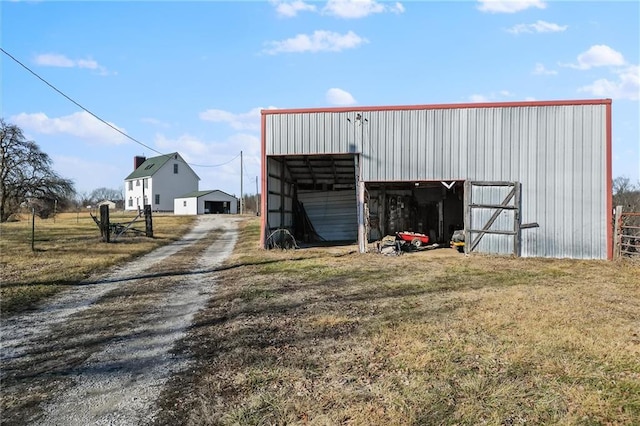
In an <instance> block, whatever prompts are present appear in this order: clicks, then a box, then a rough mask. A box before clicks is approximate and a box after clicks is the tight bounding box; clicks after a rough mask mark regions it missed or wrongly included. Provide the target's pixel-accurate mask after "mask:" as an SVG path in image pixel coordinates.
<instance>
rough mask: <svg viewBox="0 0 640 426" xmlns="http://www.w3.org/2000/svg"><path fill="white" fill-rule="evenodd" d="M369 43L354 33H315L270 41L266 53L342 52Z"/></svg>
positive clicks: (320, 31)
mask: <svg viewBox="0 0 640 426" xmlns="http://www.w3.org/2000/svg"><path fill="white" fill-rule="evenodd" d="M368 42H369V41H368V40H367V39H366V38H362V37H360V36H359V35H357V34H356V33H354V32H353V31H349V32H348V33H346V34H339V33H335V32H331V31H322V30H319V31H314V32H313V34H312V35H307V34H298V35H297V36H295V37H293V38H289V39H286V40H282V41H270V42H267V43H266V44H267V45H268V46H269V47H268V48H267V49H265V50H264V52H265V53H268V54H270V55H275V54H278V53H301V52H340V51H342V50H345V49H354V48H356V47H358V46H360V45H362V44H364V43H368Z"/></svg>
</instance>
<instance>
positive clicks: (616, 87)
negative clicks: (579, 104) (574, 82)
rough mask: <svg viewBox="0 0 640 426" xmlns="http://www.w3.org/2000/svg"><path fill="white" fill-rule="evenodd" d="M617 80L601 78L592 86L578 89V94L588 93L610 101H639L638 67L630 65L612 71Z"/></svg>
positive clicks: (639, 70)
mask: <svg viewBox="0 0 640 426" xmlns="http://www.w3.org/2000/svg"><path fill="white" fill-rule="evenodd" d="M614 73H615V74H616V75H617V78H616V79H614V80H609V79H606V78H601V79H599V80H596V81H594V82H593V83H592V84H589V85H587V86H583V87H581V88H579V89H578V91H579V92H586V93H590V94H592V95H593V96H598V97H607V98H612V99H629V100H632V101H637V100H638V99H640V66H638V65H631V66H628V67H625V68H623V69H619V70H616V71H614Z"/></svg>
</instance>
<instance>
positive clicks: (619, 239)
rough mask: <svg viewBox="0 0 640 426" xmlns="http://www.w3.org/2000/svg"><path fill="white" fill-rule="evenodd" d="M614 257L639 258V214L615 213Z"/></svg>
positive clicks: (617, 208) (618, 210)
mask: <svg viewBox="0 0 640 426" xmlns="http://www.w3.org/2000/svg"><path fill="white" fill-rule="evenodd" d="M614 222H615V242H614V247H615V249H614V251H615V253H614V254H615V257H616V258H620V257H636V258H640V213H638V212H624V213H623V212H622V207H621V206H618V207H616V211H615V220H614Z"/></svg>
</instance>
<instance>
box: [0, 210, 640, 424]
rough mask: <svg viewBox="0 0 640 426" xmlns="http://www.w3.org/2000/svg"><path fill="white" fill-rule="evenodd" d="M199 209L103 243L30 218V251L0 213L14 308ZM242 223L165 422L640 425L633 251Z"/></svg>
mask: <svg viewBox="0 0 640 426" xmlns="http://www.w3.org/2000/svg"><path fill="white" fill-rule="evenodd" d="M124 219H125V218H123V221H124ZM192 219H193V218H187V217H175V216H172V215H171V216H166V217H164V216H161V215H159V216H154V230H155V233H156V236H157V238H155V239H152V240H150V239H146V238H144V237H126V238H123V239H122V240H120V241H119V242H118V243H116V244H103V243H101V242H99V239H100V237H99V231H98V229H97V227H96V226H95V224H94V223H93V221H91V219H90V218H88V217H79V218H76V216H75V215H69V216H64V215H63V216H59V217H58V218H57V219H56V222H55V223H53V221H52V220H47V221H37V222H36V251H35V252H32V251H31V246H30V223H28V222H19V223H9V224H2V226H1V227H0V231H1V239H0V241H1V243H0V244H1V245H0V250H1V254H2V258H1V261H2V265H1V266H2V268H1V269H2V272H1V275H0V279H1V282H2V307H3V313H2V314H3V316H4V315H8V314H10V313H11V312H12V311H16V310H20V309H24V308H25V307H28V306H31V305H32V304H33V303H34V301H35V300H38V299H39V298H42V297H45V296H46V295H47V294H50V293H53V292H55V291H57V290H59V289H60V288H62V287H63V286H65V285H68V284H74V283H76V282H77V281H78V280H80V279H82V278H84V277H85V276H87V274H89V273H91V272H93V271H96V270H100V269H103V268H105V267H106V266H108V265H113V264H116V263H121V262H123V261H125V260H126V259H129V258H131V257H132V256H136V255H139V254H141V253H143V252H147V251H149V250H151V249H152V248H153V247H155V246H157V245H159V244H163V243H166V242H168V241H171V240H173V239H174V238H177V237H178V235H180V234H181V233H182V232H183V231H184V230H186V229H187V227H188V225H189V223H190V221H191V220H192ZM117 220H119V219H117V216H114V218H112V221H117ZM240 232H241V234H240V238H239V240H238V244H237V246H236V249H235V251H234V255H233V256H232V257H231V258H230V259H229V260H228V261H227V262H226V264H225V265H224V266H223V267H221V268H220V271H219V272H218V275H219V276H218V279H217V281H216V283H215V285H216V286H217V290H216V292H215V296H214V297H213V298H212V299H211V300H210V301H209V304H208V306H207V308H206V309H205V310H203V311H201V312H200V313H199V314H198V315H197V316H196V319H195V322H194V324H193V325H192V326H191V328H190V330H189V333H188V335H187V337H186V338H185V339H183V340H182V341H181V342H180V344H179V345H178V347H177V348H175V349H174V350H175V351H176V352H181V353H184V354H188V355H189V356H191V357H192V358H193V360H194V362H193V364H191V366H190V367H189V369H188V370H186V371H184V372H183V373H181V374H179V375H177V376H175V377H174V378H173V379H171V381H170V382H169V385H168V386H167V388H166V389H165V391H163V393H162V396H161V400H160V404H161V407H162V410H161V412H160V415H159V416H158V417H157V418H156V419H155V420H156V424H167V425H169V424H171V425H179V424H190V425H205V424H206V425H216V424H220V425H275V424H278V425H283V424H311V425H431V424H436V425H441V424H442V425H449V424H450V425H454V424H474V425H475V424H490V425H516V424H569V425H572V424H579V425H584V424H587V425H591V424H593V425H600V424H611V425H615V424H620V425H634V424H640V265H639V264H638V263H637V262H636V263H633V262H607V261H577V260H556V259H518V258H509V257H491V256H480V255H475V256H468V257H467V256H464V255H461V254H458V253H457V252H455V251H454V250H451V249H439V250H431V251H423V252H416V253H407V254H404V255H402V256H383V255H380V254H375V253H370V254H366V255H359V254H357V253H356V247H355V246H344V247H324V248H310V249H300V250H289V251H280V250H273V251H264V250H261V249H259V248H258V243H257V242H258V236H259V223H258V220H257V219H256V218H253V219H248V220H245V221H243V222H242V223H241V230H240Z"/></svg>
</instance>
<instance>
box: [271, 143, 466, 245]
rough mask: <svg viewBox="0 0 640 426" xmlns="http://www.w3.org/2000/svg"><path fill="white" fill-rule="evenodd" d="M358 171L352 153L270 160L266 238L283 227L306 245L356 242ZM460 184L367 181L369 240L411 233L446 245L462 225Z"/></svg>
mask: <svg viewBox="0 0 640 426" xmlns="http://www.w3.org/2000/svg"><path fill="white" fill-rule="evenodd" d="M357 170H358V157H357V155H355V154H336V155H299V156H270V157H268V161H267V175H268V187H267V191H268V206H267V208H268V212H267V213H268V217H267V226H268V228H267V231H268V233H267V235H270V234H272V233H273V232H275V231H278V230H282V229H286V230H288V231H289V232H290V233H291V235H293V236H294V237H295V239H296V241H297V243H299V244H300V243H303V244H306V245H314V244H327V243H329V244H340V243H348V244H352V243H353V242H354V241H357V240H358V194H357V185H356V180H357ZM463 183H464V182H462V181H451V182H440V181H437V182H430V181H429V182H426V181H425V182H366V183H365V194H364V197H363V198H364V212H365V215H364V216H365V226H366V232H367V239H368V241H369V242H373V241H377V240H380V239H381V238H383V237H384V236H386V235H395V233H396V232H401V231H411V232H418V233H422V234H425V235H428V236H429V243H448V242H449V240H450V238H451V235H452V234H453V231H454V230H456V229H462V227H463V221H464V208H463V200H464V185H463ZM280 237H282V236H280Z"/></svg>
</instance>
